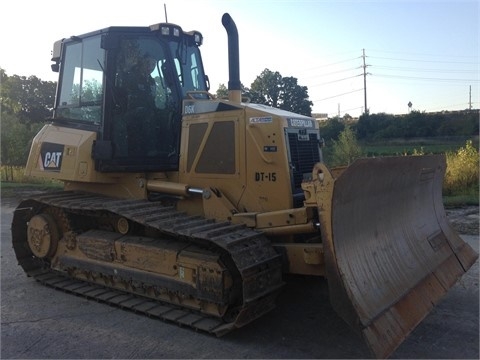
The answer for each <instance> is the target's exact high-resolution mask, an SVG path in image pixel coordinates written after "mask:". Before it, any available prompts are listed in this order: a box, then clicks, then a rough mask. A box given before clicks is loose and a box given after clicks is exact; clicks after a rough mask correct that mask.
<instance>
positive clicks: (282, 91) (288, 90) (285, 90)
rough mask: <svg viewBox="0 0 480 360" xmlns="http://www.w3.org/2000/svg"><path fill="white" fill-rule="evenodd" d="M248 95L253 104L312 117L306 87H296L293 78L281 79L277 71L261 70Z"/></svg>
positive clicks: (296, 84)
mask: <svg viewBox="0 0 480 360" xmlns="http://www.w3.org/2000/svg"><path fill="white" fill-rule="evenodd" d="M249 95H250V97H251V99H252V102H254V103H258V104H265V105H269V106H272V107H275V108H280V109H283V110H287V111H292V112H294V113H297V114H302V115H307V116H311V115H312V106H313V103H312V102H311V101H309V100H308V89H307V87H306V86H300V85H298V82H297V79H296V78H294V77H285V78H284V77H282V75H280V73H279V72H278V71H275V72H273V71H270V70H269V69H265V70H263V71H262V73H261V74H260V75H259V76H257V78H256V79H255V81H254V82H253V83H252V85H251V88H250V94H249Z"/></svg>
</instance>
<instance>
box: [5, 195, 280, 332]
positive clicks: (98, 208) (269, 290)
mask: <svg viewBox="0 0 480 360" xmlns="http://www.w3.org/2000/svg"><path fill="white" fill-rule="evenodd" d="M45 206H52V207H56V208H60V209H63V210H64V211H65V212H68V213H79V214H82V215H89V216H96V215H98V214H100V213H109V214H111V215H117V216H122V217H125V218H127V219H129V220H131V221H133V222H136V223H138V224H141V225H143V226H146V227H150V228H153V229H156V230H157V231H160V232H161V233H163V234H165V235H167V236H168V237H170V238H172V237H173V238H178V239H181V240H182V241H187V240H188V241H191V242H194V243H196V244H201V245H203V246H208V247H211V246H212V245H215V246H217V247H219V248H220V249H221V251H224V252H225V251H226V252H228V253H229V255H230V257H231V259H232V260H233V262H234V263H235V265H236V267H237V269H238V272H239V273H240V276H241V279H242V287H243V291H242V293H243V304H242V306H241V308H240V309H238V314H237V315H236V316H235V317H234V319H233V320H230V321H224V320H223V319H220V318H216V317H212V316H210V315H205V314H202V313H200V312H196V311H193V310H190V309H185V308H182V307H181V306H178V305H172V304H169V303H165V302H161V301H157V300H153V299H149V298H145V297H141V296H139V295H135V294H131V293H127V292H123V291H120V290H117V289H110V288H106V287H104V286H103V285H96V284H92V283H88V282H84V281H82V280H78V279H72V278H70V277H68V276H67V275H65V274H63V273H61V272H58V271H55V270H52V269H47V268H45V266H44V262H43V261H42V260H40V259H37V258H35V257H33V256H32V254H31V253H30V251H29V250H28V244H26V223H27V221H28V219H29V218H31V217H32V216H33V215H34V214H35V213H36V212H37V211H38V210H39V209H40V208H42V207H45ZM12 239H13V247H14V250H15V253H16V256H17V260H18V262H19V264H20V265H21V266H22V268H23V269H24V270H25V272H26V273H27V274H28V275H29V276H32V277H33V278H35V279H36V280H37V281H39V282H41V283H43V284H45V285H48V286H52V287H54V288H57V289H61V290H64V291H67V292H70V293H73V294H76V295H81V296H85V297H87V298H90V299H95V300H98V301H101V302H104V303H108V304H110V305H114V306H118V307H121V308H124V309H129V310H132V311H135V312H138V313H143V314H145V315H148V316H151V317H155V318H160V319H162V320H167V321H172V322H175V323H177V324H179V325H186V326H190V327H193V328H195V329H198V330H201V331H206V332H209V333H214V334H216V335H217V336H221V335H224V334H226V333H228V332H229V331H231V330H233V329H235V328H238V327H241V326H243V325H245V324H247V323H249V322H251V321H252V320H254V319H256V318H258V317H260V316H261V315H263V314H264V313H266V312H268V311H270V310H271V309H273V308H274V306H275V298H276V296H277V294H278V292H279V289H280V288H281V287H282V286H283V282H282V273H281V261H280V256H279V255H278V254H277V253H276V252H275V250H274V249H273V247H272V246H271V245H270V242H269V240H268V239H267V238H266V237H265V236H264V235H263V234H261V233H259V232H257V231H255V230H252V229H249V228H247V227H246V226H244V225H242V224H240V225H239V224H231V223H229V222H216V221H214V220H208V219H204V218H201V217H198V216H195V217H192V216H188V215H186V214H185V213H182V212H179V211H177V210H175V209H174V208H173V207H171V206H165V205H162V204H160V203H157V202H149V201H147V200H128V199H127V200H125V199H114V198H110V197H106V196H101V195H95V194H87V193H80V192H60V193H50V194H45V195H40V196H34V197H32V198H31V199H29V200H26V201H23V202H22V203H21V204H20V205H19V206H18V207H17V209H16V211H15V214H14V219H13V223H12Z"/></svg>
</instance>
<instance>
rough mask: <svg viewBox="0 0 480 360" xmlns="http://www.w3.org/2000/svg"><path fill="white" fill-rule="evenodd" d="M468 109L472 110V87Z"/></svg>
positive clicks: (469, 93)
mask: <svg viewBox="0 0 480 360" xmlns="http://www.w3.org/2000/svg"><path fill="white" fill-rule="evenodd" d="M468 109H469V110H472V85H470V91H469V92H468Z"/></svg>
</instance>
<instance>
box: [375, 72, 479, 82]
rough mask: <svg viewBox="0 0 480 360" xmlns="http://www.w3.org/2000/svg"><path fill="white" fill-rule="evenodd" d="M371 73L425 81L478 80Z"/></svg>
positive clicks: (472, 80)
mask: <svg viewBox="0 0 480 360" xmlns="http://www.w3.org/2000/svg"><path fill="white" fill-rule="evenodd" d="M371 75H373V76H378V77H385V78H394V79H405V80H426V81H442V82H480V79H451V78H430V77H420V76H402V75H388V74H378V73H372V74H371Z"/></svg>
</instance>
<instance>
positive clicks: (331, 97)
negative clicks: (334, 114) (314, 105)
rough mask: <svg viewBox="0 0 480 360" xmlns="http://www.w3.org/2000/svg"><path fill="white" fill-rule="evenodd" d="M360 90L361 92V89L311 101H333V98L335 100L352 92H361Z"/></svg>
mask: <svg viewBox="0 0 480 360" xmlns="http://www.w3.org/2000/svg"><path fill="white" fill-rule="evenodd" d="M362 90H363V89H356V90H352V91H348V92H345V93H342V94H338V95H333V96H329V97H326V98H323V99H319V100H313V101H323V100H328V99H333V98H336V97H339V96H343V95H348V94H352V93H354V92H357V91H362Z"/></svg>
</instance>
